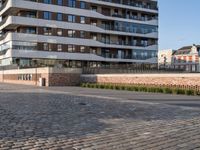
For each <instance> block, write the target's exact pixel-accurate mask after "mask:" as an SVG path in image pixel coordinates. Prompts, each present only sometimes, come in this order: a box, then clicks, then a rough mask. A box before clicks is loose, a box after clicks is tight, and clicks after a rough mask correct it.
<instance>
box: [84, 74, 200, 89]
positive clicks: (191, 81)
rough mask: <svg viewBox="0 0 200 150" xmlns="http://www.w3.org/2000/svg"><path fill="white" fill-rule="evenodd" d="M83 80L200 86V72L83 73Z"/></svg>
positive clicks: (91, 81) (90, 81)
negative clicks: (183, 73) (163, 73)
mask: <svg viewBox="0 0 200 150" xmlns="http://www.w3.org/2000/svg"><path fill="white" fill-rule="evenodd" d="M81 81H82V82H89V83H113V84H146V85H184V86H199V87H200V74H199V75H198V74H195V75H192V74H187V75H182V76H180V74H177V75H173V74H172V76H170V74H169V75H167V74H166V75H162V74H161V75H159V74H158V75H151V74H146V75H144V74H143V75H123V74H121V75H82V76H81Z"/></svg>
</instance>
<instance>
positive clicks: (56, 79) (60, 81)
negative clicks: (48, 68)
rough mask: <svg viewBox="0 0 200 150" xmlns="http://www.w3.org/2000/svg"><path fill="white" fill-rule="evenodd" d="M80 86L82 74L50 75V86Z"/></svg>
mask: <svg viewBox="0 0 200 150" xmlns="http://www.w3.org/2000/svg"><path fill="white" fill-rule="evenodd" d="M79 84H80V74H78V73H77V74H76V73H52V74H49V86H75V85H79Z"/></svg>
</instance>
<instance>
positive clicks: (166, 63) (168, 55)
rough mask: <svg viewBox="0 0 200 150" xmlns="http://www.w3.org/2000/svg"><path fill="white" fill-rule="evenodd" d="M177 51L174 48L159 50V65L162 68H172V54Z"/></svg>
mask: <svg viewBox="0 0 200 150" xmlns="http://www.w3.org/2000/svg"><path fill="white" fill-rule="evenodd" d="M174 52H175V50H173V49H166V50H159V51H158V66H159V68H160V69H163V68H172V67H173V65H172V55H173V53H174Z"/></svg>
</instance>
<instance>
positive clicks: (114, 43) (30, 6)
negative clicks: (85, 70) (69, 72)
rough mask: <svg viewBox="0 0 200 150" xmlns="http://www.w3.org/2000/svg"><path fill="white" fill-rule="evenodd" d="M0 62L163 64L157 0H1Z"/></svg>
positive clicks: (33, 64) (26, 64)
mask: <svg viewBox="0 0 200 150" xmlns="http://www.w3.org/2000/svg"><path fill="white" fill-rule="evenodd" d="M0 16H1V23H0V31H1V37H0V66H6V65H19V66H20V67H42V66H65V67H82V66H89V67H96V66H103V65H118V64H134V63H157V59H156V56H157V52H158V42H157V41H158V6H157V0H1V8H0Z"/></svg>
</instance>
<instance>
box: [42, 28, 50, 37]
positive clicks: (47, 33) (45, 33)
mask: <svg viewBox="0 0 200 150" xmlns="http://www.w3.org/2000/svg"><path fill="white" fill-rule="evenodd" d="M43 32H44V35H52V28H48V27H44V28H43Z"/></svg>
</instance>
